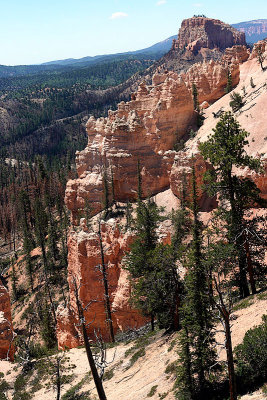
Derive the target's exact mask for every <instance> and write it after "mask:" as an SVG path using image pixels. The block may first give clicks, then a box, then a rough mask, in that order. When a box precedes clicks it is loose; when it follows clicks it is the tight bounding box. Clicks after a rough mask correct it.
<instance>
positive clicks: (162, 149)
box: [66, 46, 248, 224]
mask: <svg viewBox="0 0 267 400" xmlns="http://www.w3.org/2000/svg"><path fill="white" fill-rule="evenodd" d="M247 58H248V52H247V49H246V47H244V46H235V47H234V48H232V49H228V51H227V52H226V54H225V56H224V57H223V59H222V60H220V61H216V62H215V61H213V60H211V61H209V62H203V63H197V64H195V65H193V66H192V67H191V68H189V70H188V71H187V72H186V73H183V74H181V75H178V74H176V73H174V72H166V73H156V74H155V75H154V76H153V80H152V85H151V86H146V85H145V84H142V85H140V86H139V89H138V91H137V92H136V93H133V94H132V100H131V101H130V102H128V103H125V102H122V103H120V104H118V110H117V111H110V112H109V115H108V117H107V118H99V119H97V120H96V119H95V118H93V117H91V118H90V119H89V121H88V123H87V132H88V145H87V147H86V148H85V149H84V150H83V151H81V152H79V153H77V157H76V164H77V172H78V176H79V177H78V179H76V180H71V181H69V182H68V184H67V190H66V204H67V206H68V208H69V209H70V210H71V211H72V222H73V223H74V224H78V223H79V218H80V217H81V211H82V210H84V208H85V206H86V204H87V203H88V204H89V205H90V207H91V209H92V211H93V213H97V212H99V211H100V210H101V209H102V207H103V187H104V183H103V174H104V169H105V170H106V174H107V177H108V180H109V183H110V186H111V181H113V187H114V195H115V200H117V201H128V200H133V199H135V198H136V197H137V182H138V179H137V165H138V162H139V163H140V169H141V177H142V189H143V195H144V197H147V196H149V195H153V194H156V193H159V192H161V191H163V190H165V189H167V188H168V187H169V174H170V170H171V166H172V163H173V159H174V155H175V152H173V148H174V144H175V143H176V142H177V141H179V140H180V139H181V138H182V137H183V136H184V135H185V134H187V133H188V132H189V131H190V130H191V129H192V128H193V129H194V128H195V123H196V113H195V111H194V109H193V100H192V83H193V82H194V83H195V84H196V86H197V89H198V99H199V103H200V104H201V103H203V102H205V101H206V102H208V103H209V104H211V103H213V102H214V101H216V100H217V99H219V98H220V97H222V96H223V95H224V94H225V87H226V85H227V72H228V69H230V71H231V74H232V83H233V86H235V85H237V84H238V82H239V63H240V62H242V61H243V60H245V59H247ZM111 191H112V190H111V187H110V195H111ZM110 197H111V196H110Z"/></svg>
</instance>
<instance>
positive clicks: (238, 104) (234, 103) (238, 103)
mask: <svg viewBox="0 0 267 400" xmlns="http://www.w3.org/2000/svg"><path fill="white" fill-rule="evenodd" d="M229 104H230V107H231V108H232V110H233V112H236V111H238V110H240V108H242V107H243V105H244V104H245V102H244V101H243V97H242V96H241V94H239V93H236V92H234V93H233V94H231V101H230V103H229Z"/></svg>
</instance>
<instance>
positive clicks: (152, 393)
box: [147, 385, 158, 397]
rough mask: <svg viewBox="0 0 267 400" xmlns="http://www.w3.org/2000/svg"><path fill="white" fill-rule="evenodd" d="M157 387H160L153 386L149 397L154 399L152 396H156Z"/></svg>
mask: <svg viewBox="0 0 267 400" xmlns="http://www.w3.org/2000/svg"><path fill="white" fill-rule="evenodd" d="M157 387H158V385H155V386H152V388H151V389H150V391H149V392H148V394H147V397H152V396H154V394H155V393H156V391H157Z"/></svg>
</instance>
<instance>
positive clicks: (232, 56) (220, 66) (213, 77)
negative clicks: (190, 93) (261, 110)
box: [181, 46, 249, 104]
mask: <svg viewBox="0 0 267 400" xmlns="http://www.w3.org/2000/svg"><path fill="white" fill-rule="evenodd" d="M248 57H249V53H248V51H247V49H246V47H245V46H234V47H232V48H229V49H227V50H226V52H225V54H224V56H223V57H222V59H221V60H220V61H214V60H210V61H204V62H202V63H197V64H194V65H193V66H192V67H191V68H189V70H188V71H187V72H186V73H184V74H181V77H182V79H183V80H184V82H185V84H186V85H187V87H189V88H191V87H192V83H193V82H194V83H195V85H196V87H197V89H198V101H199V103H200V104H201V103H203V102H205V101H207V102H208V103H214V101H216V100H218V99H219V98H221V97H222V96H223V95H224V94H225V88H226V85H227V74H228V70H229V71H230V72H231V76H232V85H233V87H235V86H236V85H237V84H238V83H239V79H240V69H239V64H240V63H243V62H244V61H246V60H247V59H248Z"/></svg>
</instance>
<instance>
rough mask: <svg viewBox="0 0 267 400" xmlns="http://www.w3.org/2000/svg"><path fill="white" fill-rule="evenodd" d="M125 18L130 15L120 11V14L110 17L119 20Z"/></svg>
mask: <svg viewBox="0 0 267 400" xmlns="http://www.w3.org/2000/svg"><path fill="white" fill-rule="evenodd" d="M125 17H128V14H126V13H125V12H122V11H118V12H115V13H113V14H112V15H111V16H110V17H109V19H118V18H125Z"/></svg>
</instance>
